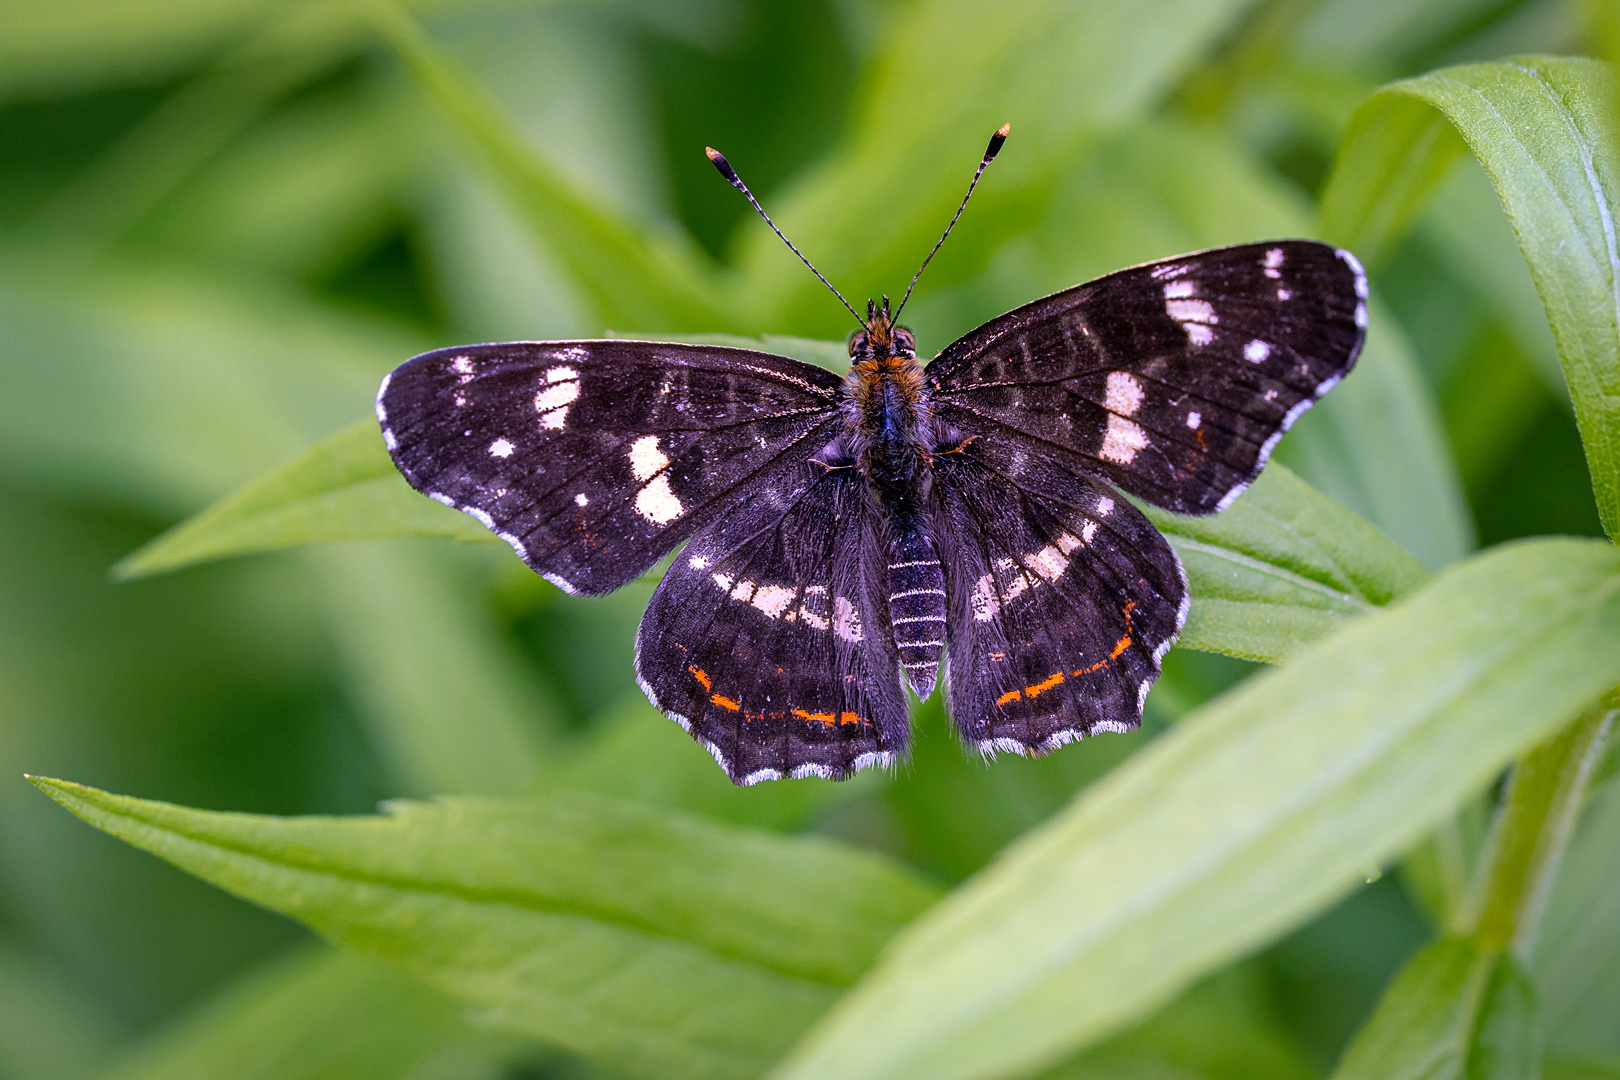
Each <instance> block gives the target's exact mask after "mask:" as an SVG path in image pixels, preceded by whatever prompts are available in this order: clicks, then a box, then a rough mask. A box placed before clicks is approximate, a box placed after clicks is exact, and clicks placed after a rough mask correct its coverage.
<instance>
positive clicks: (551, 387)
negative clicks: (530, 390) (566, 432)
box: [534, 367, 579, 429]
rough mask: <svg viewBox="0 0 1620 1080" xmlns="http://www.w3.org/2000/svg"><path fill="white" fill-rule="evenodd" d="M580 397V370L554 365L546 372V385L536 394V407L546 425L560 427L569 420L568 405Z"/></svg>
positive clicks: (541, 421)
mask: <svg viewBox="0 0 1620 1080" xmlns="http://www.w3.org/2000/svg"><path fill="white" fill-rule="evenodd" d="M578 398H579V372H578V371H576V370H575V369H574V368H571V367H554V368H551V369H549V370H548V371H547V372H546V382H545V385H544V386H542V387H541V388H540V390H539V391H538V392H537V393H536V394H535V395H534V408H535V411H536V412H538V413H539V414H540V423H541V425H542V426H544V427H548V428H552V429H560V428H561V427H562V426H563V425H564V424H566V423H567V422H568V407H569V406H570V405H572V404H573V403H574V402H575V401H576V400H577V399H578Z"/></svg>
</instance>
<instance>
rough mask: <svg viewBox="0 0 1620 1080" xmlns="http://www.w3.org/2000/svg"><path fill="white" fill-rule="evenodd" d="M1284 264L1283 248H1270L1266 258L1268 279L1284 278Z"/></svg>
mask: <svg viewBox="0 0 1620 1080" xmlns="http://www.w3.org/2000/svg"><path fill="white" fill-rule="evenodd" d="M1282 264H1283V249H1282V248H1268V249H1267V250H1266V258H1265V267H1266V277H1268V278H1280V277H1282Z"/></svg>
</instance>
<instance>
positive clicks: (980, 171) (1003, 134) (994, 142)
mask: <svg viewBox="0 0 1620 1080" xmlns="http://www.w3.org/2000/svg"><path fill="white" fill-rule="evenodd" d="M1011 131H1012V125H1011V124H1002V125H1001V126H1000V127H998V128H996V133H995V134H994V135H992V136H990V147H989V149H987V150H985V152H984V159H983V160H982V161H980V162H979V167H978V168H977V169H976V170H974V173H973V179H972V181H970V182H969V183H968V189H967V194H966V195H963V196H962V204H961V205H960V206H958V207H957V208H956V213H955V215H953V216H952V218H951V223H950V224H949V225H947V226H945V231H944V232H943V233H941V234H940V237H939V239H938V240H937V241H935V243H934V250H933V251H930V252H929V253H928V258H926V259H924V260H923V261H922V265H921V266H919V267H917V272H916V273H915V274H912V275H911V284H910V285H907V286H906V295H904V296H902V297H901V298H900V307H897V308H895V309H894V317H895V318H896V319H898V318H899V317H900V311H901V308H904V307H905V306H906V301H907V300H910V299H911V290H912V289H915V288H916V287H917V279H918V278H920V277H922V272H923V271H924V270H926V269H928V264H929V263H931V262H933V261H934V254H935V252H937V251H939V249H940V245H941V244H943V243H945V237H947V236H949V235H951V230H952V229H954V228H956V222H957V221H958V220H959V219H960V218H961V216H962V211H964V210H966V209H967V204H968V200H969V199H971V198H973V189H974V188H976V187H978V186H979V177H981V176H983V175H984V170H985V169H986V168H988V167H989V165H990V163H991V162H992V161H994V160H996V155H997V154H999V153H1001V144H1002V143H1004V142H1006V141H1007V135H1008V133H1009V132H1011Z"/></svg>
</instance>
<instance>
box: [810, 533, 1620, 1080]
mask: <svg viewBox="0 0 1620 1080" xmlns="http://www.w3.org/2000/svg"><path fill="white" fill-rule="evenodd" d="M1617 680H1620V551H1616V550H1615V549H1614V548H1613V547H1612V546H1610V545H1608V544H1603V543H1597V542H1582V541H1571V540H1549V541H1541V542H1532V543H1524V544H1519V545H1515V546H1512V547H1508V548H1503V549H1500V550H1497V551H1494V552H1491V553H1488V554H1486V555H1483V556H1481V557H1479V558H1477V559H1474V560H1471V561H1470V562H1468V563H1465V564H1463V565H1461V566H1459V567H1457V568H1455V569H1453V570H1450V571H1448V572H1446V573H1445V574H1443V575H1441V576H1440V577H1438V578H1436V579H1435V580H1434V581H1433V582H1431V583H1429V584H1428V585H1427V586H1425V587H1424V588H1422V589H1420V590H1418V591H1417V592H1415V593H1414V594H1413V595H1412V596H1411V597H1409V598H1408V599H1406V600H1405V601H1402V602H1400V603H1397V604H1395V605H1392V606H1391V607H1389V608H1387V609H1384V610H1382V611H1379V612H1375V613H1373V614H1371V615H1368V616H1365V617H1363V618H1360V619H1357V620H1355V621H1354V622H1352V623H1350V624H1349V625H1348V626H1346V627H1345V628H1343V629H1342V630H1340V631H1338V632H1336V633H1335V634H1333V635H1331V636H1329V637H1327V638H1324V639H1323V640H1321V641H1319V642H1317V643H1316V644H1315V645H1313V646H1311V647H1310V648H1308V649H1306V650H1303V651H1302V652H1300V653H1299V654H1297V655H1296V656H1295V657H1294V658H1293V660H1292V662H1291V663H1290V664H1289V665H1287V666H1286V667H1282V668H1278V669H1275V670H1273V671H1270V672H1268V673H1266V674H1264V675H1262V676H1260V677H1258V678H1255V679H1251V680H1249V681H1247V682H1245V683H1244V684H1242V685H1241V686H1240V687H1239V688H1238V689H1237V690H1236V691H1234V692H1232V693H1230V694H1228V695H1226V696H1225V697H1223V698H1221V699H1218V700H1217V701H1216V702H1215V703H1212V704H1211V705H1210V706H1208V707H1206V708H1205V709H1203V710H1201V711H1200V712H1198V713H1195V714H1193V715H1192V716H1189V717H1187V718H1185V719H1184V720H1183V721H1182V722H1181V723H1180V724H1179V725H1177V727H1176V728H1175V729H1174V730H1173V731H1172V732H1170V733H1169V734H1168V735H1166V736H1164V737H1163V738H1161V739H1160V740H1159V741H1158V742H1156V743H1154V744H1152V745H1150V746H1149V747H1147V748H1146V749H1145V750H1144V751H1142V752H1141V753H1139V754H1137V755H1136V756H1135V757H1133V758H1132V759H1131V760H1130V761H1129V762H1127V763H1126V764H1125V765H1124V766H1122V767H1121V768H1119V769H1117V770H1115V771H1114V772H1113V773H1112V774H1111V775H1110V776H1109V777H1108V778H1107V779H1105V780H1103V781H1102V782H1100V783H1098V784H1096V785H1093V786H1092V787H1091V788H1089V789H1087V790H1086V791H1085V792H1083V793H1082V794H1081V796H1080V797H1079V798H1078V799H1077V800H1076V802H1075V803H1073V804H1072V805H1071V806H1070V807H1069V808H1068V809H1067V810H1066V811H1064V812H1063V813H1061V814H1060V815H1058V817H1056V818H1055V819H1054V820H1053V821H1052V822H1050V823H1049V824H1048V825H1046V826H1044V827H1042V828H1041V829H1039V830H1037V831H1036V832H1034V833H1032V834H1030V835H1029V836H1027V837H1026V838H1025V839H1024V840H1022V841H1020V842H1019V843H1018V844H1017V846H1016V847H1014V848H1013V849H1011V850H1010V851H1009V852H1007V853H1006V854H1004V855H1003V857H1002V858H1001V860H1000V861H999V862H998V863H996V864H994V865H993V866H992V867H991V868H990V869H988V870H986V871H985V872H984V873H983V874H981V875H980V876H979V877H978V878H977V879H976V880H974V881H972V882H970V883H969V884H968V885H967V886H965V887H963V888H962V889H959V890H957V892H955V893H953V894H952V896H951V897H950V898H949V899H948V900H947V901H946V902H944V903H943V904H941V905H940V906H939V907H938V908H936V909H935V910H934V911H933V912H931V913H929V915H927V916H926V917H924V918H923V919H922V920H921V921H920V922H919V923H918V924H917V925H915V926H914V927H911V928H908V929H907V930H906V932H905V933H903V934H902V935H901V937H900V938H899V939H898V940H897V941H896V943H895V944H894V945H893V946H892V947H891V948H890V950H889V951H888V952H887V954H886V956H885V958H884V961H883V962H882V963H881V964H880V966H879V968H878V969H877V970H876V971H874V972H873V974H872V975H870V976H869V977H868V979H867V980H866V981H865V982H864V983H863V985H862V986H861V987H859V988H858V989H857V990H856V991H855V992H854V993H852V994H850V995H849V996H848V997H847V998H846V999H845V1000H843V1001H842V1002H840V1004H839V1007H838V1009H837V1010H836V1011H835V1012H834V1014H833V1015H832V1016H830V1017H829V1018H828V1019H827V1021H826V1022H824V1023H823V1024H822V1025H821V1026H820V1027H819V1028H818V1030H817V1031H816V1032H815V1033H814V1034H813V1035H812V1036H811V1037H810V1039H808V1040H807V1041H806V1043H805V1044H804V1045H803V1046H802V1047H800V1049H799V1050H798V1051H797V1052H796V1054H795V1055H794V1057H793V1059H792V1061H791V1064H789V1065H788V1066H787V1067H785V1068H784V1069H783V1070H782V1071H781V1072H780V1073H779V1074H778V1075H779V1076H781V1077H783V1078H784V1080H787V1078H791V1080H811V1078H821V1077H834V1076H836V1077H840V1078H845V1080H860V1078H865V1077H880V1076H900V1075H915V1076H929V1077H933V1078H938V1080H957V1078H968V1077H992V1076H1009V1075H1015V1074H1018V1073H1019V1072H1022V1071H1026V1070H1027V1069H1028V1068H1029V1067H1031V1066H1033V1065H1036V1064H1038V1063H1042V1062H1045V1061H1049V1060H1051V1059H1052V1058H1053V1057H1055V1056H1057V1055H1059V1054H1061V1053H1064V1052H1066V1051H1069V1050H1072V1049H1074V1048H1076V1047H1080V1046H1083V1045H1087V1044H1090V1043H1092V1042H1094V1041H1096V1040H1097V1039H1098V1038H1100V1037H1102V1036H1103V1035H1105V1034H1107V1033H1109V1032H1111V1031H1113V1030H1115V1029H1117V1028H1118V1027H1119V1026H1120V1025H1122V1024H1124V1023H1126V1022H1128V1021H1129V1020H1131V1019H1133V1018H1135V1017H1137V1016H1140V1015H1142V1014H1143V1013H1144V1012H1145V1011H1147V1010H1149V1009H1150V1008H1151V1007H1152V1006H1153V1005H1155V1004H1156V1003H1158V1002H1160V1001H1162V1000H1163V999H1164V998H1165V997H1166V996H1167V995H1169V994H1171V993H1172V992H1174V991H1175V990H1176V989H1177V988H1179V987H1181V986H1183V985H1185V984H1186V983H1187V982H1188V981H1189V980H1191V979H1193V978H1196V977H1197V976H1198V975H1200V974H1203V973H1205V972H1207V971H1209V970H1211V969H1213V968H1216V967H1218V966H1219V965H1221V964H1222V963H1224V962H1226V961H1227V960H1229V959H1231V958H1232V957H1233V956H1236V955H1240V954H1242V953H1243V952H1245V951H1247V950H1249V949H1252V948H1253V947H1255V946H1256V945H1258V944H1260V943H1261V942H1263V941H1266V940H1268V939H1270V938H1271V937H1274V936H1275V935H1277V934H1279V933H1281V932H1282V931H1284V930H1286V929H1287V928H1288V927H1290V926H1293V925H1295V924H1297V923H1298V922H1299V921H1300V920H1302V919H1304V918H1305V917H1307V916H1308V915H1309V914H1311V913H1312V912H1315V911H1319V910H1321V908H1322V907H1323V906H1325V905H1326V904H1328V903H1329V902H1331V901H1332V900H1333V899H1334V898H1336V897H1338V896H1341V895H1343V893H1344V892H1345V891H1347V890H1348V889H1350V888H1352V887H1353V886H1354V884H1355V882H1356V881H1357V880H1359V878H1360V876H1361V875H1363V874H1365V872H1366V869H1367V868H1368V867H1369V866H1375V865H1377V864H1378V863H1379V862H1381V861H1382V860H1385V859H1389V858H1391V857H1393V856H1395V855H1397V854H1398V853H1399V852H1401V851H1402V850H1403V849H1404V848H1405V847H1407V846H1408V845H1410V844H1411V843H1412V842H1413V841H1414V840H1416V839H1417V838H1418V837H1419V836H1421V835H1422V833H1423V832H1424V831H1425V830H1426V829H1427V828H1429V827H1431V826H1432V825H1433V824H1434V823H1435V822H1436V821H1437V820H1439V819H1440V818H1441V817H1443V816H1444V815H1445V814H1446V813H1447V812H1449V811H1450V810H1451V809H1452V808H1453V807H1454V806H1455V805H1456V804H1457V803H1458V802H1459V801H1460V800H1461V799H1463V798H1464V797H1466V796H1467V795H1469V794H1471V793H1472V792H1474V791H1476V790H1478V789H1479V788H1480V787H1481V786H1482V785H1483V784H1485V783H1486V782H1487V781H1488V780H1489V778H1490V777H1491V776H1492V775H1494V774H1495V773H1496V772H1497V771H1498V770H1500V769H1501V768H1502V767H1503V766H1504V765H1505V764H1506V763H1507V762H1509V761H1511V760H1512V759H1513V758H1515V757H1516V756H1517V755H1519V754H1520V753H1522V752H1523V751H1524V750H1525V749H1526V748H1527V747H1528V746H1530V745H1532V744H1534V743H1535V742H1537V741H1539V740H1540V739H1542V738H1545V737H1546V736H1547V735H1548V734H1549V733H1550V732H1551V731H1553V730H1555V729H1556V728H1557V727H1559V726H1560V725H1562V724H1564V723H1566V722H1567V721H1568V720H1569V719H1570V718H1571V717H1573V716H1574V715H1575V714H1576V713H1577V712H1578V711H1579V710H1580V709H1581V708H1582V707H1584V706H1585V705H1587V704H1588V703H1589V702H1591V701H1593V700H1594V699H1595V698H1597V697H1598V696H1599V694H1601V693H1602V692H1603V691H1604V690H1605V689H1606V688H1607V687H1608V686H1610V685H1612V684H1613V683H1614V682H1616V681H1617Z"/></svg>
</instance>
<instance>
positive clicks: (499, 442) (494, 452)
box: [489, 439, 512, 458]
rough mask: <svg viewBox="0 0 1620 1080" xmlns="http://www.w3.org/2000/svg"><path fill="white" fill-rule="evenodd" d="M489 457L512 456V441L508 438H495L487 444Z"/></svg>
mask: <svg viewBox="0 0 1620 1080" xmlns="http://www.w3.org/2000/svg"><path fill="white" fill-rule="evenodd" d="M489 453H490V456H491V457H499V458H507V457H511V456H512V442H511V440H510V439H496V440H495V441H494V442H492V443H490V444H489Z"/></svg>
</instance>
